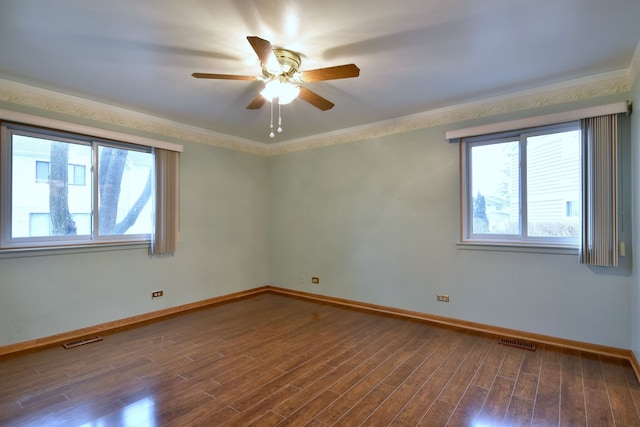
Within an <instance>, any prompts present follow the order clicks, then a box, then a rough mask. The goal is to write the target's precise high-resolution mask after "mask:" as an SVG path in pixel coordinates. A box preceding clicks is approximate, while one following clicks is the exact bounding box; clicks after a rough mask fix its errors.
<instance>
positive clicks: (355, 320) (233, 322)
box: [0, 294, 640, 427]
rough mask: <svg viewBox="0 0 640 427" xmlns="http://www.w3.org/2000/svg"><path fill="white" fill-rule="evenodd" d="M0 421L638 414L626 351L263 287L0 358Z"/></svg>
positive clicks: (630, 420) (432, 419)
mask: <svg viewBox="0 0 640 427" xmlns="http://www.w3.org/2000/svg"><path fill="white" fill-rule="evenodd" d="M0 381H1V383H0V425H2V426H6V425H9V426H58V425H60V426H73V425H87V426H95V427H97V426H148V425H150V426H192V425H203V426H220V425H233V426H248V425H256V426H271V425H291V426H303V425H312V426H325V425H340V426H356V425H367V426H369V425H371V426H386V425H393V426H414V425H426V426H439V425H451V426H477V427H479V426H494V425H501V426H502V425H514V426H520V425H544V426H553V425H562V426H582V425H590V426H607V425H617V426H638V425H640V418H639V416H638V409H637V408H638V407H639V406H638V405H640V385H639V384H638V381H637V380H636V378H635V376H634V374H633V371H632V369H631V367H630V366H629V364H628V363H627V362H621V361H619V360H616V359H609V358H603V357H598V356H594V355H591V354H585V353H580V352H577V351H567V350H560V349H557V348H551V347H543V348H540V347H538V350H537V351H535V352H532V351H526V350H521V349H517V348H513V347H506V346H503V345H499V344H497V340H496V339H495V337H491V336H488V335H481V334H476V333H469V332H464V331H459V330H456V329H454V328H447V327H438V326H432V325H427V324H425V323H419V322H415V321H408V320H402V319H396V318H390V317H383V316H378V315H373V314H368V313H363V312H358V311H351V310H345V309H341V308H337V307H334V306H330V305H320V304H315V303H311V302H307V301H302V300H298V299H293V298H288V297H284V296H278V295H273V294H263V295H259V296H257V297H253V298H250V299H246V300H242V301H239V302H234V303H230V304H226V305H221V306H218V307H214V308H210V309H207V310H201V311H197V312H193V313H191V314H187V315H183V316H180V317H175V318H172V319H169V320H165V321H162V322H158V323H154V324H151V325H147V326H144V327H139V328H136V329H130V330H127V331H124V332H120V333H117V334H113V335H107V336H105V337H104V340H103V341H101V342H97V343H93V344H88V345H85V346H81V347H77V348H74V349H70V350H65V349H63V348H62V347H56V348H51V349H47V350H44V351H40V352H37V353H32V354H27V355H23V356H19V357H17V358H12V359H7V360H2V361H1V362H0Z"/></svg>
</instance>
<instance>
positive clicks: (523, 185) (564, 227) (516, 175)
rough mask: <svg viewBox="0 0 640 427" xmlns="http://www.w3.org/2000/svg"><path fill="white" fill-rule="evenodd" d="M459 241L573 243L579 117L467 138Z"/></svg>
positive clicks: (577, 207)
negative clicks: (568, 121)
mask: <svg viewBox="0 0 640 427" xmlns="http://www.w3.org/2000/svg"><path fill="white" fill-rule="evenodd" d="M461 150H462V152H461V155H462V164H463V167H462V169H461V172H462V177H461V182H462V192H463V194H462V201H463V203H462V211H463V212H462V218H463V221H462V224H463V229H462V241H463V242H470V243H471V242H473V243H488V244H492V243H493V244H520V245H561V246H572V247H577V246H578V243H579V242H578V239H579V236H580V230H581V218H580V202H579V200H580V199H581V197H580V196H581V194H580V182H581V175H580V162H581V160H580V159H581V151H580V128H579V122H571V123H567V124H563V125H553V126H545V127H539V128H533V129H526V130H521V131H515V132H508V133H500V134H492V135H485V136H482V137H473V138H466V139H464V140H463V143H462V145H461Z"/></svg>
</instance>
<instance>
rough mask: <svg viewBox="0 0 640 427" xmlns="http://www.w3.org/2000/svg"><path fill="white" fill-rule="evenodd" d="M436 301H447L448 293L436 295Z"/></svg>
mask: <svg viewBox="0 0 640 427" xmlns="http://www.w3.org/2000/svg"><path fill="white" fill-rule="evenodd" d="M436 298H437V299H438V302H449V295H437V296H436Z"/></svg>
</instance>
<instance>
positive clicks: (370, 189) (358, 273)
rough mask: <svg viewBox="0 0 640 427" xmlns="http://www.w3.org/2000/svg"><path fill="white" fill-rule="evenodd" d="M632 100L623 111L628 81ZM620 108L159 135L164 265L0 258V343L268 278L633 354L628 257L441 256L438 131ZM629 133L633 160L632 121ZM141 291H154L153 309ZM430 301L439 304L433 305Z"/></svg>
mask: <svg viewBox="0 0 640 427" xmlns="http://www.w3.org/2000/svg"><path fill="white" fill-rule="evenodd" d="M634 94H635V95H634V97H635V101H636V104H638V85H637V84H636V89H635V92H634ZM621 99H626V97H611V98H607V99H598V100H593V101H588V102H582V103H579V104H576V105H573V106H571V105H570V106H555V107H550V108H545V109H542V110H539V111H523V112H519V113H516V114H511V115H509V116H508V117H506V116H505V117H492V118H488V119H477V120H473V121H470V122H467V123H458V124H455V125H450V126H447V127H444V126H443V127H438V128H429V129H422V130H417V131H412V132H406V133H400V134H396V135H391V136H386V137H382V138H378V139H373V140H370V141H361V142H354V143H349V144H344V145H337V146H331V147H325V148H319V149H314V150H309V151H301V152H296V153H291V154H285V155H281V156H276V157H271V158H267V157H260V156H256V155H251V154H246V153H240V152H236V151H231V150H226V149H221V148H216V147H211V146H208V145H202V144H196V143H189V142H181V141H174V142H181V143H183V144H184V146H185V151H184V153H183V154H182V157H181V240H180V246H179V250H178V252H177V253H176V254H175V256H172V257H161V258H150V257H149V256H148V255H147V250H146V249H140V248H138V249H130V250H118V251H105V252H90V253H76V254H57V253H55V252H50V253H48V255H47V256H28V257H18V258H4V259H2V258H0V296H1V297H0V345H6V344H13V343H17V342H21V341H26V340H31V339H35V338H39V337H44V336H49V335H52V334H56V333H61V332H66V331H70V330H74V329H78V328H82V327H86V326H91V325H95V324H99V323H102V322H107V321H111V320H117V319H122V318H125V317H129V316H133V315H136V314H141V313H147V312H151V311H155V310H159V309H163V308H167V307H172V306H177V305H180V304H185V303H189V302H194V301H200V300H204V299H207V298H212V297H215V296H219V295H225V294H229V293H232V292H237V291H242V290H246V289H251V288H255V287H258V286H261V285H264V284H272V285H275V286H281V287H285V288H290V289H297V290H302V291H306V292H317V293H319V294H324V295H330V296H334V297H340V298H347V299H353V300H358V301H363V302H369V303H375V304H381V305H386V306H392V307H397V308H401V309H407V310H416V311H420V312H425V313H430V314H436V315H443V316H448V317H452V318H457V319H462V320H469V321H474V322H480V323H486V324H490V325H495V326H502V327H507V328H512V329H519V330H524V331H530V332H536V333H541V334H547V335H552V336H557V337H562V338H567V339H574V340H579V341H585V342H592V343H596V344H602V345H609V346H614V347H620V348H631V346H632V345H633V348H634V349H639V348H640V328H638V327H636V326H635V325H637V324H638V317H637V315H636V312H637V311H638V308H640V303H638V300H639V298H638V294H639V293H640V283H639V279H638V277H637V275H634V276H633V277H632V276H631V273H630V271H631V269H630V267H629V265H630V257H627V258H625V259H624V260H623V263H624V267H623V268H620V269H617V270H608V269H593V268H588V267H585V266H582V265H580V264H578V261H577V258H576V257H575V256H569V255H548V254H531V253H508V252H488V251H473V250H460V249H458V248H457V247H456V244H455V243H456V241H457V239H458V235H459V211H458V209H459V196H458V187H459V183H458V147H457V145H455V144H448V143H446V142H445V140H444V132H445V131H446V130H447V129H450V128H456V127H464V126H467V125H469V126H471V125H477V124H483V123H488V122H492V121H499V120H508V119H513V118H517V117H524V116H528V115H534V114H544V113H549V112H552V111H554V110H562V109H567V108H574V107H575V108H580V107H583V106H587V105H593V104H598V103H605V102H612V101H616V100H621ZM632 117H635V116H632ZM61 118H62V119H65V118H64V117H61ZM85 124H90V125H94V126H95V125H96V124H94V123H88V122H87V123H85ZM633 125H634V130H633V135H634V145H633V147H634V153H633V159H634V164H637V163H636V162H637V161H640V154H639V153H638V150H637V149H636V145H637V142H638V140H639V135H638V128H639V127H640V126H639V125H638V119H637V118H634V122H633ZM114 130H120V131H122V129H114ZM633 177H634V178H633V183H634V184H635V183H637V182H638V181H639V179H640V178H639V176H638V173H637V172H635V171H634V175H633ZM630 187H631V186H630V185H626V186H625V188H626V191H630ZM627 199H628V198H627ZM636 203H637V201H636ZM625 217H626V218H627V220H628V219H629V218H630V215H626V216H625ZM634 225H635V226H636V228H637V226H638V224H637V221H635V220H634ZM629 229H630V227H626V226H625V230H627V231H626V233H627V234H628V230H629ZM623 238H625V239H627V238H628V237H627V236H626V235H624V234H623ZM637 240H638V239H637V238H636V239H634V241H635V242H636V243H637ZM631 246H632V245H631V244H630V241H629V242H628V244H627V250H628V251H630V249H631ZM636 263H637V259H636ZM302 275H304V276H305V283H304V284H301V283H300V276H302ZM311 276H319V277H320V280H321V281H320V284H319V285H311V284H310V278H311ZM156 289H163V290H164V292H165V296H164V297H163V298H161V299H158V300H153V301H152V300H151V299H150V293H151V291H152V290H156ZM632 291H633V292H632ZM437 293H445V294H448V295H450V296H451V302H450V303H449V304H444V303H437V302H436V301H435V295H436V294H437ZM632 296H633V299H632V298H631V297H632ZM632 301H633V302H632ZM632 307H633V310H632Z"/></svg>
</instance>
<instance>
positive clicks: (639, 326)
mask: <svg viewBox="0 0 640 427" xmlns="http://www.w3.org/2000/svg"><path fill="white" fill-rule="evenodd" d="M631 99H632V102H633V107H635V110H636V111H635V113H633V114H631V142H632V145H631V147H632V148H631V153H632V154H631V158H632V162H633V168H632V170H633V174H632V176H633V181H632V183H631V186H630V187H631V191H632V194H633V196H632V199H633V211H632V212H633V242H634V245H633V246H634V247H635V248H638V247H640V246H638V245H640V231H639V230H640V216H639V213H640V195H639V194H638V191H640V170H639V167H638V166H639V165H640V114H639V113H640V112H639V111H638V107H639V106H640V75H638V76H637V77H636V80H635V84H634V86H633V90H632V94H631ZM633 265H634V266H638V265H640V251H637V250H636V251H633ZM631 294H632V298H631V334H632V336H631V349H632V350H633V352H634V354H635V356H636V358H638V359H640V274H639V273H638V268H634V271H633V278H632V288H631Z"/></svg>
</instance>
